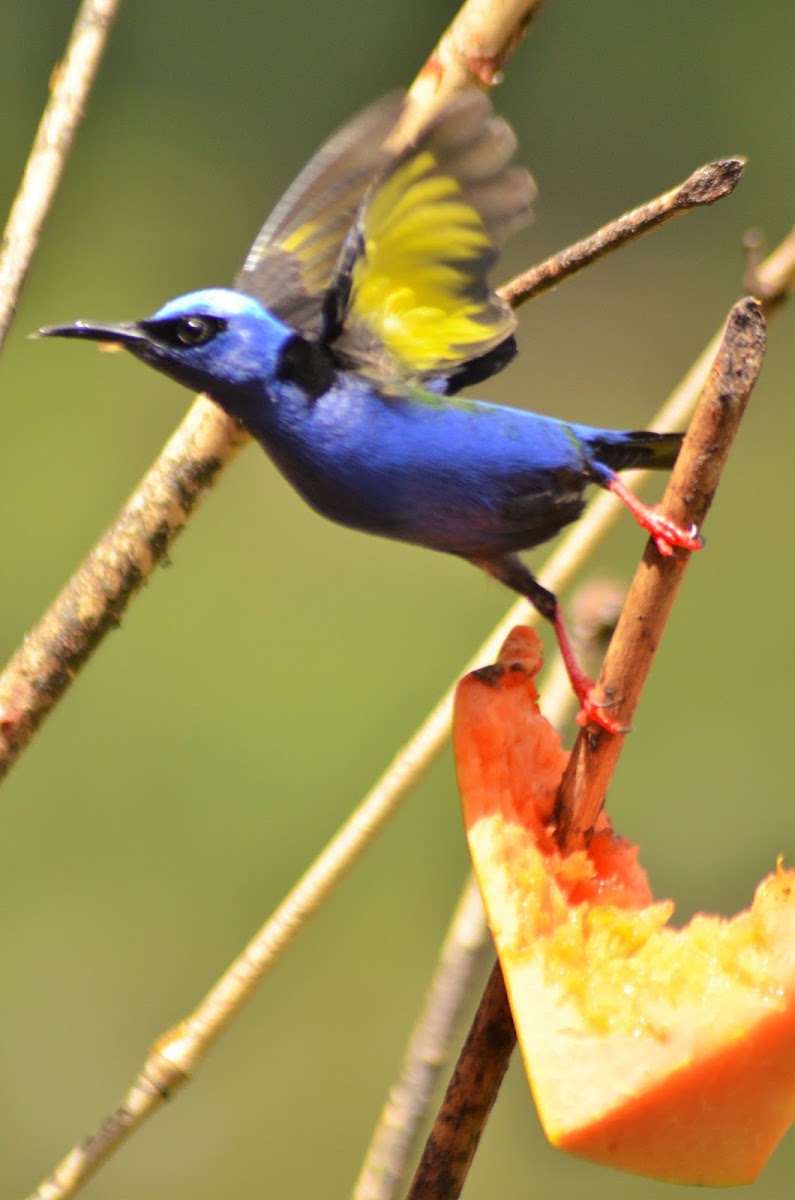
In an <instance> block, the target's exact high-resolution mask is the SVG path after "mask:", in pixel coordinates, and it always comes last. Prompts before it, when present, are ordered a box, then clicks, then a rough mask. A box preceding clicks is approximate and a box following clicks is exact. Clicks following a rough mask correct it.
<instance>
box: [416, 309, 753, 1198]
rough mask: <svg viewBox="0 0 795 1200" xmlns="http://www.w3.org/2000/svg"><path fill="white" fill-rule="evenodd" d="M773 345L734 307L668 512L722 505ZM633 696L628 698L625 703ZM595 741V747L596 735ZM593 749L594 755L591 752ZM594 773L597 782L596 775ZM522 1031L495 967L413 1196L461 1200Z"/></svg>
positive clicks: (631, 684)
mask: <svg viewBox="0 0 795 1200" xmlns="http://www.w3.org/2000/svg"><path fill="white" fill-rule="evenodd" d="M764 347H765V322H764V317H763V315H762V310H761V307H760V305H759V304H758V303H757V302H756V301H755V300H752V299H745V300H741V301H740V302H739V303H738V304H737V305H735V307H734V308H733V309H732V311H731V313H730V315H729V319H728V322H727V325H726V328H725V330H724V334H723V338H722V340H721V343H720V347H719V350H718V354H717V357H716V359H715V363H714V366H713V369H712V371H711V372H710V375H709V377H708V379H707V381H706V384H705V387H704V390H703V392H702V396H701V399H700V401H699V405H698V407H697V409H696V413H695V415H694V417H693V421H692V423H691V426H690V429H689V431H688V434H687V439H686V442H685V445H684V447H683V450H682V453H681V454H680V457H679V460H678V462H677V465H676V468H675V470H674V472H673V474H672V476H671V479H670V480H669V483H668V487H667V488H666V492H665V495H664V497H663V501H662V509H663V512H665V513H666V515H668V516H671V517H672V518H673V519H674V520H676V521H679V522H681V521H684V522H685V523H690V522H693V521H695V522H700V521H701V519H702V518H703V516H704V515H705V513H706V511H707V509H708V508H709V505H710V503H711V501H712V497H713V495H714V492H715V489H716V487H717V485H718V481H719V478H720V475H721V472H722V470H723V467H724V465H725V462H726V459H727V457H728V453H729V450H730V448H731V444H732V442H733V440H734V435H735V433H736V431H737V428H738V425H739V422H740V419H741V417H742V414H743V412H744V411H745V406H746V403H747V401H748V399H749V397H750V394H751V391H752V389H753V387H754V384H755V383H756V379H757V377H758V374H759V370H760V368H761V365H762V358H763V355H764ZM660 559H661V556H660V555H659V553H658V552H657V550H656V548H654V549H651V548H647V550H646V553H645V554H644V557H643V560H642V562H641V564H640V566H639V568H638V571H637V573H636V576H635V580H634V581H633V584H632V587H631V588H630V591H629V595H628V597H627V603H626V606H625V608H624V612H623V614H622V616H621V618H620V620H619V623H618V626H617V628H616V632H615V635H614V637H613V641H612V643H611V646H610V649H609V650H608V655H607V659H606V661H605V666H604V668H603V671H602V675H601V676H600V686H601V687H602V688H603V689H604V690H605V692H606V691H607V687H610V689H611V691H612V694H614V695H616V696H620V697H621V698H622V707H621V709H620V715H621V716H622V718H623V717H629V716H631V713H632V711H633V710H634V704H635V702H636V701H637V697H638V696H639V694H640V691H641V689H642V687H643V684H644V682H645V679H646V675H647V673H648V667H649V665H650V664H651V658H652V657H653V653H654V650H656V647H657V644H658V642H659V639H660V637H661V636H662V631H663V628H664V626H665V623H666V621H667V618H668V615H669V613H670V611H671V608H672V605H673V601H674V598H675V596H676V593H677V591H678V588H679V584H680V582H681V563H679V562H678V561H676V560H673V561H670V560H669V561H663V562H661V561H660ZM624 697H626V700H624ZM594 738H595V743H596V744H595V745H594V744H592V743H593V739H594ZM622 744H623V737H621V736H620V735H619V736H617V735H607V734H606V735H605V737H604V738H602V737H601V736H599V733H596V734H595V733H594V730H593V728H592V727H589V728H587V729H585V730H582V731H581V733H580V735H579V736H578V739H577V743H576V745H575V748H574V751H573V752H572V759H571V762H570V766H569V768H568V770H567V773H566V775H565V776H564V778H563V780H562V782H561V789H560V793H559V796H558V808H557V817H558V840H559V843H560V846H561V849H562V850H564V851H571V850H572V849H575V848H576V847H577V846H578V845H579V844H581V841H582V836H583V834H584V833H586V832H587V830H588V829H589V828H590V827H591V826H592V825H593V822H594V820H595V819H596V815H597V814H598V812H599V810H600V808H601V805H602V803H603V800H604V790H605V787H606V778H607V772H608V770H612V767H614V766H615V763H616V761H617V758H618V755H619V753H620V751H621V746H622ZM585 747H587V754H586V753H584V749H583V748H585ZM589 768H592V769H593V770H594V774H595V782H591V778H590V776H589V775H588V770H589ZM515 1044H516V1034H515V1031H514V1029H513V1022H512V1019H511V1010H510V1006H509V1004H508V997H507V995H506V992H505V985H504V983H503V978H502V972H501V971H500V967H499V964H498V963H497V964H495V966H494V969H493V971H492V973H491V976H490V978H489V981H488V984H487V985H486V989H485V991H484V993H483V997H482V999H481V1003H480V1006H479V1008H478V1011H477V1013H476V1014H475V1019H474V1021H473V1024H472V1028H471V1030H470V1033H469V1036H468V1037H467V1040H466V1042H465V1044H464V1047H463V1049H462V1051H461V1055H460V1057H459V1059H458V1063H457V1064H456V1068H455V1071H454V1073H453V1077H452V1079H451V1081H450V1084H449V1086H448V1090H447V1093H446V1095H445V1098H444V1100H443V1102H442V1106H441V1108H440V1110H439V1114H438V1116H437V1118H436V1122H435V1124H434V1127H433V1129H432V1130H431V1133H430V1135H429V1138H428V1141H427V1143H426V1146H425V1150H424V1152H423V1155H422V1158H421V1160H420V1164H419V1166H418V1168H417V1173H416V1175H415V1177H414V1182H413V1183H412V1186H411V1189H410V1191H409V1194H408V1197H407V1200H456V1197H458V1196H459V1195H460V1194H461V1189H462V1188H463V1185H464V1182H465V1180H466V1177H467V1174H468V1172H469V1167H470V1165H471V1162H472V1159H473V1157H474V1154H475V1151H476V1149H477V1146H478V1142H479V1140H480V1137H481V1134H482V1132H483V1129H484V1127H485V1123H486V1120H487V1119H488V1115H489V1113H490V1112H491V1109H492V1107H493V1105H494V1101H495V1100H496V1097H497V1092H498V1090H499V1087H500V1084H501V1083H502V1079H503V1077H504V1075H505V1071H506V1070H507V1067H508V1063H509V1061H510V1057H511V1054H512V1053H513V1048H514V1045H515Z"/></svg>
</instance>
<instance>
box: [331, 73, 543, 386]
mask: <svg viewBox="0 0 795 1200" xmlns="http://www.w3.org/2000/svg"><path fill="white" fill-rule="evenodd" d="M514 148H515V137H514V135H513V133H512V131H511V129H510V127H509V126H508V125H507V124H506V123H505V122H504V121H503V120H501V118H499V117H496V116H495V115H494V114H493V112H492V110H491V106H490V104H489V102H488V100H487V98H486V97H485V96H483V95H481V94H480V93H478V92H475V91H470V92H463V93H461V94H460V95H459V96H457V97H455V98H454V100H453V101H451V103H450V104H449V105H448V106H447V107H446V108H445V109H443V110H442V112H441V114H440V115H439V116H438V117H437V118H436V120H434V121H433V122H432V123H431V124H430V125H429V126H428V127H427V128H426V129H425V130H424V131H423V132H422V133H421V134H420V135H419V137H418V139H417V141H416V143H415V144H414V145H413V146H412V147H411V148H410V149H409V150H408V151H406V152H405V153H404V154H403V155H401V156H399V157H398V159H397V160H396V161H395V162H394V163H393V164H392V165H391V166H390V167H388V168H386V170H385V171H384V173H383V175H382V176H381V177H380V178H378V179H377V180H376V181H375V183H374V184H373V185H372V188H371V190H370V192H369V194H368V195H367V197H366V198H365V200H364V202H363V204H362V207H361V210H360V212H359V215H358V218H357V221H356V224H355V226H354V228H353V229H352V231H351V234H350V235H349V237H348V239H347V240H346V246H344V247H343V251H342V255H341V259H340V268H339V273H340V274H341V275H342V276H343V277H344V278H343V279H342V282H341V284H340V286H341V290H344V285H346V284H347V287H348V293H347V303H346V306H345V310H344V312H343V314H342V315H341V319H340V321H339V325H340V331H339V337H338V340H337V342H336V343H335V348H336V349H337V350H338V352H339V353H340V355H341V356H342V357H343V359H344V361H346V362H348V363H349V364H350V365H351V366H353V367H354V368H358V369H359V370H360V371H362V372H364V373H367V374H371V375H374V376H377V377H380V378H383V379H385V380H387V379H390V378H394V377H399V378H400V377H402V378H422V377H429V376H433V375H434V374H444V373H445V372H449V371H452V370H453V369H454V368H455V367H456V366H457V365H458V364H461V363H463V362H466V361H468V360H470V359H473V358H477V357H479V356H480V355H483V354H485V353H487V352H488V351H489V350H491V349H492V348H493V347H495V346H497V345H498V344H499V343H501V342H502V341H504V340H505V339H506V338H507V337H508V336H509V335H510V333H511V332H512V330H513V328H514V324H515V320H514V316H513V313H512V311H511V310H510V308H509V307H508V306H507V305H506V304H505V303H504V302H503V301H502V300H500V299H499V297H498V296H496V295H495V293H494V292H493V291H492V290H491V288H490V287H489V284H488V281H487V274H488V271H489V269H490V267H491V266H492V265H493V263H494V261H495V260H496V258H497V255H498V253H499V250H500V249H501V247H502V244H503V243H504V241H505V239H506V237H507V236H508V235H509V234H510V233H511V232H513V230H514V229H516V228H518V227H520V226H521V225H523V224H524V223H525V222H526V221H528V220H529V218H530V202H531V200H532V197H533V195H534V192H535V189H534V185H533V183H532V180H531V178H530V176H529V174H528V173H527V172H526V171H523V170H520V169H519V168H516V167H511V166H509V160H510V158H511V157H512V155H513V151H514ZM346 273H347V276H346Z"/></svg>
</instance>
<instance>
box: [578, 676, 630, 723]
mask: <svg viewBox="0 0 795 1200" xmlns="http://www.w3.org/2000/svg"><path fill="white" fill-rule="evenodd" d="M586 682H587V684H588V686H587V687H586V688H584V689H583V690H582V691H579V690H578V692H577V699H578V700H579V702H580V711H579V712H578V713H577V724H578V725H581V726H582V727H583V728H584V727H585V726H586V725H591V724H594V725H601V727H602V729H605V730H607V732H608V733H630V732H631V726H629V725H622V724H621V722H620V721H617V720H616V719H615V717H611V716H609V715H608V713H606V712H605V709H606V708H608V707H609V706H610V704H611V703H612V701H610V700H603V701H601V702H600V701H598V700H596V699H594V692H595V691H596V688H595V687H594V685H593V684H592V683H591V682H590V680H587V681H586Z"/></svg>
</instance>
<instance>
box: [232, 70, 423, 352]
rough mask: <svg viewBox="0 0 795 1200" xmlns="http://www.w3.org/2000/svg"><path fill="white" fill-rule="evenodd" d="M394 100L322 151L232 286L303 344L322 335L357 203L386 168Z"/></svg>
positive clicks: (399, 103) (397, 96)
mask: <svg viewBox="0 0 795 1200" xmlns="http://www.w3.org/2000/svg"><path fill="white" fill-rule="evenodd" d="M403 104H404V96H403V93H392V94H390V95H388V96H385V97H383V99H381V100H379V101H377V102H376V103H375V104H372V105H371V106H370V107H369V108H366V109H365V110H364V112H362V113H359V114H358V116H356V117H354V118H353V119H352V120H351V121H349V122H348V123H347V124H346V125H343V127H342V128H341V129H339V130H338V131H337V132H336V133H335V134H334V135H333V136H332V137H331V138H329V140H328V141H327V142H325V143H324V145H323V146H321V148H320V150H319V151H318V152H317V154H316V155H315V156H314V158H313V159H311V161H310V162H309V163H308V164H307V165H306V166H305V167H304V169H303V171H301V173H300V175H299V176H298V178H297V179H296V180H295V181H294V182H293V183H292V184H291V186H290V187H289V189H288V190H287V192H286V193H285V195H284V196H283V197H282V199H281V200H280V201H279V203H278V204H277V205H276V208H275V209H274V210H273V212H272V213H271V215H270V217H269V218H268V220H267V221H266V222H265V224H264V225H263V227H262V229H261V230H260V232H259V234H258V235H257V238H256V241H255V242H254V244H253V245H252V247H251V249H250V250H249V252H248V255H247V257H246V261H245V262H244V263H243V266H242V268H241V270H240V271H239V272H238V274H237V277H236V278H235V287H236V288H238V290H239V291H241V292H246V293H247V294H248V295H250V296H255V297H256V299H257V300H259V301H260V303H261V304H264V305H265V307H266V308H268V309H269V310H270V311H271V312H272V313H274V315H275V316H277V317H279V318H280V319H281V320H282V321H285V322H286V323H287V324H289V325H292V326H293V327H294V328H295V329H297V330H298V331H299V332H300V333H302V334H304V336H306V337H316V336H318V335H319V334H320V332H321V327H322V318H321V313H322V309H323V302H324V298H325V296H326V293H327V291H328V289H329V286H330V283H331V279H332V274H333V271H334V266H335V264H336V262H337V259H338V258H339V254H340V249H341V247H342V244H343V242H344V240H345V236H346V234H347V233H348V231H349V229H350V227H351V223H352V222H353V220H354V218H355V216H356V212H357V210H358V208H359V205H360V203H361V200H362V197H363V196H364V194H365V193H366V191H367V189H368V188H369V187H370V185H371V183H372V182H373V179H374V178H375V177H376V175H377V174H378V173H379V172H380V171H381V170H382V169H383V168H384V166H385V164H386V163H387V162H388V161H389V159H390V157H394V155H393V154H392V155H390V153H389V152H388V151H387V150H385V149H384V139H385V138H386V137H387V136H388V134H389V133H390V131H391V130H392V129H393V127H394V125H395V123H396V121H397V119H398V117H399V116H400V112H401V110H402V108H403Z"/></svg>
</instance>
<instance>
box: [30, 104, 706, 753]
mask: <svg viewBox="0 0 795 1200" xmlns="http://www.w3.org/2000/svg"><path fill="white" fill-rule="evenodd" d="M404 107H405V101H404V99H403V97H401V96H398V95H392V96H388V97H386V98H385V99H384V100H381V101H380V102H378V103H377V104H375V105H373V106H371V107H370V108H368V109H366V110H365V111H364V112H363V113H361V114H360V115H359V116H358V117H356V118H354V120H352V121H350V122H349V123H348V124H347V125H345V126H344V127H343V128H342V129H341V130H339V131H338V132H337V134H335V135H334V136H333V137H332V138H331V139H330V140H329V141H328V142H327V143H326V144H325V145H324V146H323V147H322V148H321V149H320V151H319V152H318V153H317V155H316V156H315V157H314V158H313V159H312V160H311V161H310V163H309V164H308V165H307V166H306V167H305V168H304V170H303V171H302V172H301V174H300V175H299V176H298V178H297V179H296V181H295V182H294V183H293V185H292V186H291V187H290V188H289V190H288V191H287V193H286V195H285V196H284V197H283V199H282V200H281V201H280V202H279V204H278V205H277V207H276V209H275V210H274V212H273V214H272V215H271V216H270V218H269V219H268V221H267V222H266V223H265V225H264V227H263V229H262V230H261V232H260V234H259V236H258V237H257V239H256V241H255V242H254V244H253V246H252V247H251V250H250V251H249V254H248V256H247V258H246V260H245V262H244V264H243V267H242V269H241V270H240V272H239V273H238V275H237V278H236V280H235V287H234V289H226V288H211V289H207V290H204V291H198V292H193V293H191V294H190V295H186V296H181V297H179V298H178V299H176V300H171V301H169V302H168V303H167V304H165V305H164V306H163V307H162V308H160V309H159V310H158V311H157V312H156V313H155V314H154V316H151V317H148V318H146V319H145V320H142V321H137V322H134V323H129V324H114V325H100V324H92V323H87V322H83V321H78V322H76V323H74V324H72V325H66V326H53V327H50V328H47V329H43V330H40V333H41V334H43V335H45V336H58V337H75V338H90V339H93V340H96V341H100V342H107V343H113V344H116V345H119V346H123V347H124V348H125V349H126V350H129V351H130V352H131V353H132V354H134V355H135V356H136V357H137V358H140V359H142V360H143V361H144V362H146V363H149V364H150V366H153V367H155V368H156V369H157V370H159V371H162V372H164V373H165V374H166V375H169V376H170V377H171V378H172V379H175V380H176V381H177V382H178V383H181V384H184V385H186V386H187V387H190V388H192V389H194V390H195V391H202V392H207V393H208V394H209V395H210V396H211V397H212V399H213V400H214V401H215V402H216V403H217V404H219V405H220V406H221V407H222V408H223V409H224V410H225V411H226V412H227V413H229V414H230V416H232V417H234V418H236V419H237V420H238V421H240V422H241V424H242V425H243V426H244V427H245V428H246V429H247V430H248V431H249V433H251V434H252V435H253V437H254V438H256V439H257V441H258V442H259V443H260V444H261V445H262V447H263V448H264V450H265V451H266V453H267V454H268V455H269V456H270V458H271V459H272V460H273V462H274V463H275V464H276V466H277V467H278V468H279V469H280V470H281V471H282V472H283V474H284V475H285V476H286V478H287V479H288V480H289V481H290V483H291V484H292V485H293V486H294V487H295V488H296V489H297V491H298V492H299V493H300V494H301V495H302V496H303V497H304V499H305V500H306V501H307V502H308V503H309V504H310V505H311V506H312V507H313V508H314V509H316V510H317V511H318V512H319V513H321V514H322V515H323V516H325V517H328V518H330V519H331V520H332V521H338V522H340V523H341V524H343V525H347V526H349V527H351V528H353V529H360V530H362V531H363V532H365V533H370V534H378V535H380V536H382V537H388V538H395V539H398V540H400V541H404V542H410V543H413V544H415V545H419V546H426V547H428V548H430V549H432V550H441V551H444V552H445V553H447V554H454V555H457V556H458V557H460V558H464V559H468V560H469V561H470V562H472V563H474V564H475V565H476V566H478V567H481V568H482V569H483V570H485V571H487V572H488V573H489V574H490V575H493V576H494V577H495V578H496V579H499V580H501V581H502V583H504V584H506V585H507V586H508V587H509V588H511V589H513V591H515V592H518V593H520V594H521V595H522V596H525V597H526V598H527V599H528V600H529V601H530V603H531V604H533V605H534V606H535V607H536V609H538V611H539V612H540V613H541V614H542V615H543V616H544V617H546V618H547V619H548V620H549V621H550V622H551V623H552V625H553V626H554V629H555V633H556V635H557V638H558V643H559V645H560V649H561V651H562V654H563V658H564V661H565V664H566V668H567V670H568V674H569V678H570V679H571V682H572V686H573V688H574V690H575V692H576V694H577V696H578V698H579V701H580V704H581V706H582V709H581V712H580V716H579V719H580V721H581V723H584V722H585V721H586V720H595V721H597V722H599V723H600V724H602V725H603V726H604V727H606V728H608V729H613V730H615V729H617V728H618V726H617V724H616V723H615V722H614V721H613V720H612V719H611V718H610V717H609V716H608V715H607V714H606V713H605V712H604V711H603V710H600V709H599V708H598V707H597V706H596V704H595V703H594V702H593V701H592V700H591V698H590V692H591V687H592V684H591V681H590V680H589V679H587V677H586V676H585V675H584V674H583V673H582V671H581V670H580V668H579V666H578V664H577V662H576V658H575V656H574V654H573V652H572V648H571V646H570V643H569V640H568V637H567V634H566V630H565V627H564V624H563V620H562V617H561V612H560V608H559V606H558V602H557V599H556V598H555V596H554V595H553V594H552V593H551V592H550V591H548V590H547V589H546V588H544V587H543V586H542V585H541V584H540V583H539V582H538V581H537V580H536V579H535V577H534V576H533V575H532V574H531V572H530V571H529V569H528V568H527V567H526V566H525V564H524V563H523V562H522V560H521V559H520V558H519V557H518V552H519V551H522V550H528V549H530V548H531V547H533V546H537V545H538V544H539V543H541V542H544V541H546V540H547V539H548V538H551V537H553V536H554V535H555V534H556V533H557V532H558V531H559V530H560V529H562V528H563V527H564V526H565V525H568V524H569V523H570V522H571V521H574V520H576V518H577V517H578V516H579V515H580V513H581V512H582V509H583V505H584V492H585V489H586V487H587V486H588V484H591V483H594V484H598V485H599V486H601V487H604V488H608V489H609V490H611V491H613V492H615V493H616V494H617V495H618V496H619V497H620V498H621V499H622V500H623V501H624V502H625V503H626V504H627V505H628V507H629V508H630V509H631V511H632V512H633V514H634V515H635V517H636V519H637V520H638V521H639V523H640V524H641V525H642V526H643V527H644V528H646V529H648V530H649V531H650V532H651V534H652V536H653V537H654V538H655V540H656V542H657V545H658V547H659V549H660V550H661V552H662V553H664V554H670V553H671V552H672V549H673V547H675V546H682V547H686V548H688V549H696V548H698V546H700V544H701V543H700V540H699V539H698V537H697V536H696V533H695V530H693V529H691V530H683V529H680V528H678V527H677V526H675V525H673V524H672V523H671V522H669V521H667V520H665V519H664V518H663V517H661V516H660V515H659V514H658V513H657V512H656V510H654V509H653V508H648V507H647V506H645V505H643V504H642V503H641V502H640V501H639V500H638V499H637V498H636V497H635V496H634V495H633V494H632V493H631V492H629V491H628V490H627V489H626V487H625V486H624V485H623V484H622V483H621V482H620V480H619V478H618V476H617V474H616V472H617V471H620V470H622V469H623V468H627V467H639V466H643V467H652V468H659V469H663V468H668V467H670V466H672V464H673V462H674V460H675V459H676V455H677V453H678V450H679V446H680V444H681V435H680V434H658V433H646V432H625V431H612V430H607V429H598V428H592V427H590V426H588V425H576V424H571V423H568V422H565V421H560V420H555V419H553V418H552V417H547V416H540V415H538V414H536V413H532V412H527V411H523V410H519V409H513V408H507V407H502V406H499V405H495V404H488V403H485V402H483V401H478V400H470V399H463V398H461V397H459V396H458V395H457V393H458V392H459V391H460V390H461V389H462V388H463V387H465V386H467V385H470V384H473V383H477V382H479V381H481V380H483V379H485V378H487V377H488V376H490V375H491V374H493V373H494V372H496V371H498V370H500V369H502V368H503V367H504V366H505V365H506V364H507V363H508V362H510V360H511V359H512V358H513V356H514V354H515V353H516V343H515V341H514V336H513V331H514V327H515V318H514V314H513V312H512V311H511V309H510V307H509V306H508V305H507V304H506V303H505V302H504V301H503V300H502V299H501V298H500V297H499V296H497V295H496V293H495V292H494V291H493V290H492V288H491V287H490V286H489V284H488V282H487V277H488V272H489V270H490V268H491V267H492V265H493V264H494V262H495V261H496V259H497V256H498V254H499V251H500V249H501V248H502V246H503V244H504V242H505V240H506V238H507V237H508V236H509V235H510V234H511V233H513V232H514V231H515V230H517V229H519V228H520V227H522V226H523V225H524V224H526V222H527V221H528V220H529V219H530V205H531V201H532V199H533V197H534V193H535V188H534V185H533V182H532V179H531V177H530V175H529V174H528V172H527V171H525V170H522V169H520V168H518V167H515V166H512V165H511V159H512V158H513V154H514V150H515V147H516V138H515V135H514V133H513V131H512V129H511V128H510V126H509V125H508V124H507V123H506V122H505V121H504V120H503V119H502V118H500V117H498V116H496V115H495V114H494V113H493V111H492V109H491V105H490V103H489V101H488V99H487V98H486V97H485V96H484V95H482V94H481V93H480V92H477V91H475V90H467V91H463V92H460V93H459V94H457V95H456V96H455V97H453V98H452V99H451V100H449V101H448V102H447V103H446V104H444V105H443V106H442V107H441V108H440V110H439V111H438V113H437V114H436V115H435V116H434V117H432V118H431V120H430V121H429V122H428V123H427V124H426V125H425V127H424V128H423V129H422V130H421V131H420V132H419V133H418V134H417V136H416V137H415V138H414V140H413V141H412V143H411V144H410V145H409V146H408V147H407V148H405V149H402V150H395V149H392V148H391V145H390V135H391V134H392V133H393V132H394V129H395V127H396V125H397V123H398V121H399V120H400V119H401V116H402V114H403V112H404Z"/></svg>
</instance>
